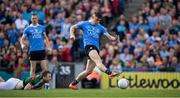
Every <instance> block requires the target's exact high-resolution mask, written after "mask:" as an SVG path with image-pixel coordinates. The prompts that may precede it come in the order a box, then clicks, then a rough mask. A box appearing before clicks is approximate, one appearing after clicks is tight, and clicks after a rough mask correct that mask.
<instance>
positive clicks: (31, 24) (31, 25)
mask: <svg viewBox="0 0 180 98" xmlns="http://www.w3.org/2000/svg"><path fill="white" fill-rule="evenodd" d="M29 26H31V27H37V26H39V24H36V25H33V24H30V25H29Z"/></svg>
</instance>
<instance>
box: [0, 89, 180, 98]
mask: <svg viewBox="0 0 180 98" xmlns="http://www.w3.org/2000/svg"><path fill="white" fill-rule="evenodd" d="M15 97H16V98H39V97H41V98H55V97H56V98H133V97H136V98H180V90H152V89H125V90H122V89H118V88H116V89H106V90H102V89H80V90H70V89H54V90H26V91H25V90H12V91H0V98H15Z"/></svg>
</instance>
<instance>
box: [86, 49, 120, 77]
mask: <svg viewBox="0 0 180 98" xmlns="http://www.w3.org/2000/svg"><path fill="white" fill-rule="evenodd" d="M89 57H90V58H91V60H92V61H94V62H95V64H96V65H97V67H98V68H99V69H100V70H101V71H102V72H105V73H106V74H108V75H109V77H110V78H113V77H115V76H117V75H119V74H120V73H117V72H112V71H110V70H109V69H107V68H106V67H105V66H104V64H103V63H102V60H101V58H100V56H99V54H98V52H97V51H96V50H91V51H90V52H89Z"/></svg>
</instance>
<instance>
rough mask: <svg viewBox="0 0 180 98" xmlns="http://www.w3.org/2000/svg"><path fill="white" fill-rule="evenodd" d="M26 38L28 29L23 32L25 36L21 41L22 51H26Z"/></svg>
mask: <svg viewBox="0 0 180 98" xmlns="http://www.w3.org/2000/svg"><path fill="white" fill-rule="evenodd" d="M26 37H27V28H26V29H25V30H24V31H23V35H22V37H21V39H20V44H21V48H22V49H24V47H25V45H26V43H25V40H26Z"/></svg>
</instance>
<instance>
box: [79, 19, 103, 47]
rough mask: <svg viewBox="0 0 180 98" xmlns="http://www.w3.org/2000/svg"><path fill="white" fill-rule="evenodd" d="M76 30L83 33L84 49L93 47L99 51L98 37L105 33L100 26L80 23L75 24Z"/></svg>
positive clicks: (86, 22)
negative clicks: (88, 46) (89, 46)
mask: <svg viewBox="0 0 180 98" xmlns="http://www.w3.org/2000/svg"><path fill="white" fill-rule="evenodd" d="M77 28H78V29H81V30H82V31H83V42H84V47H85V46H87V45H94V46H96V47H97V48H98V49H99V37H100V35H104V34H105V33H106V32H107V29H106V28H105V27H104V26H102V25H101V24H93V23H92V22H90V21H82V22H79V23H78V24H77Z"/></svg>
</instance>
